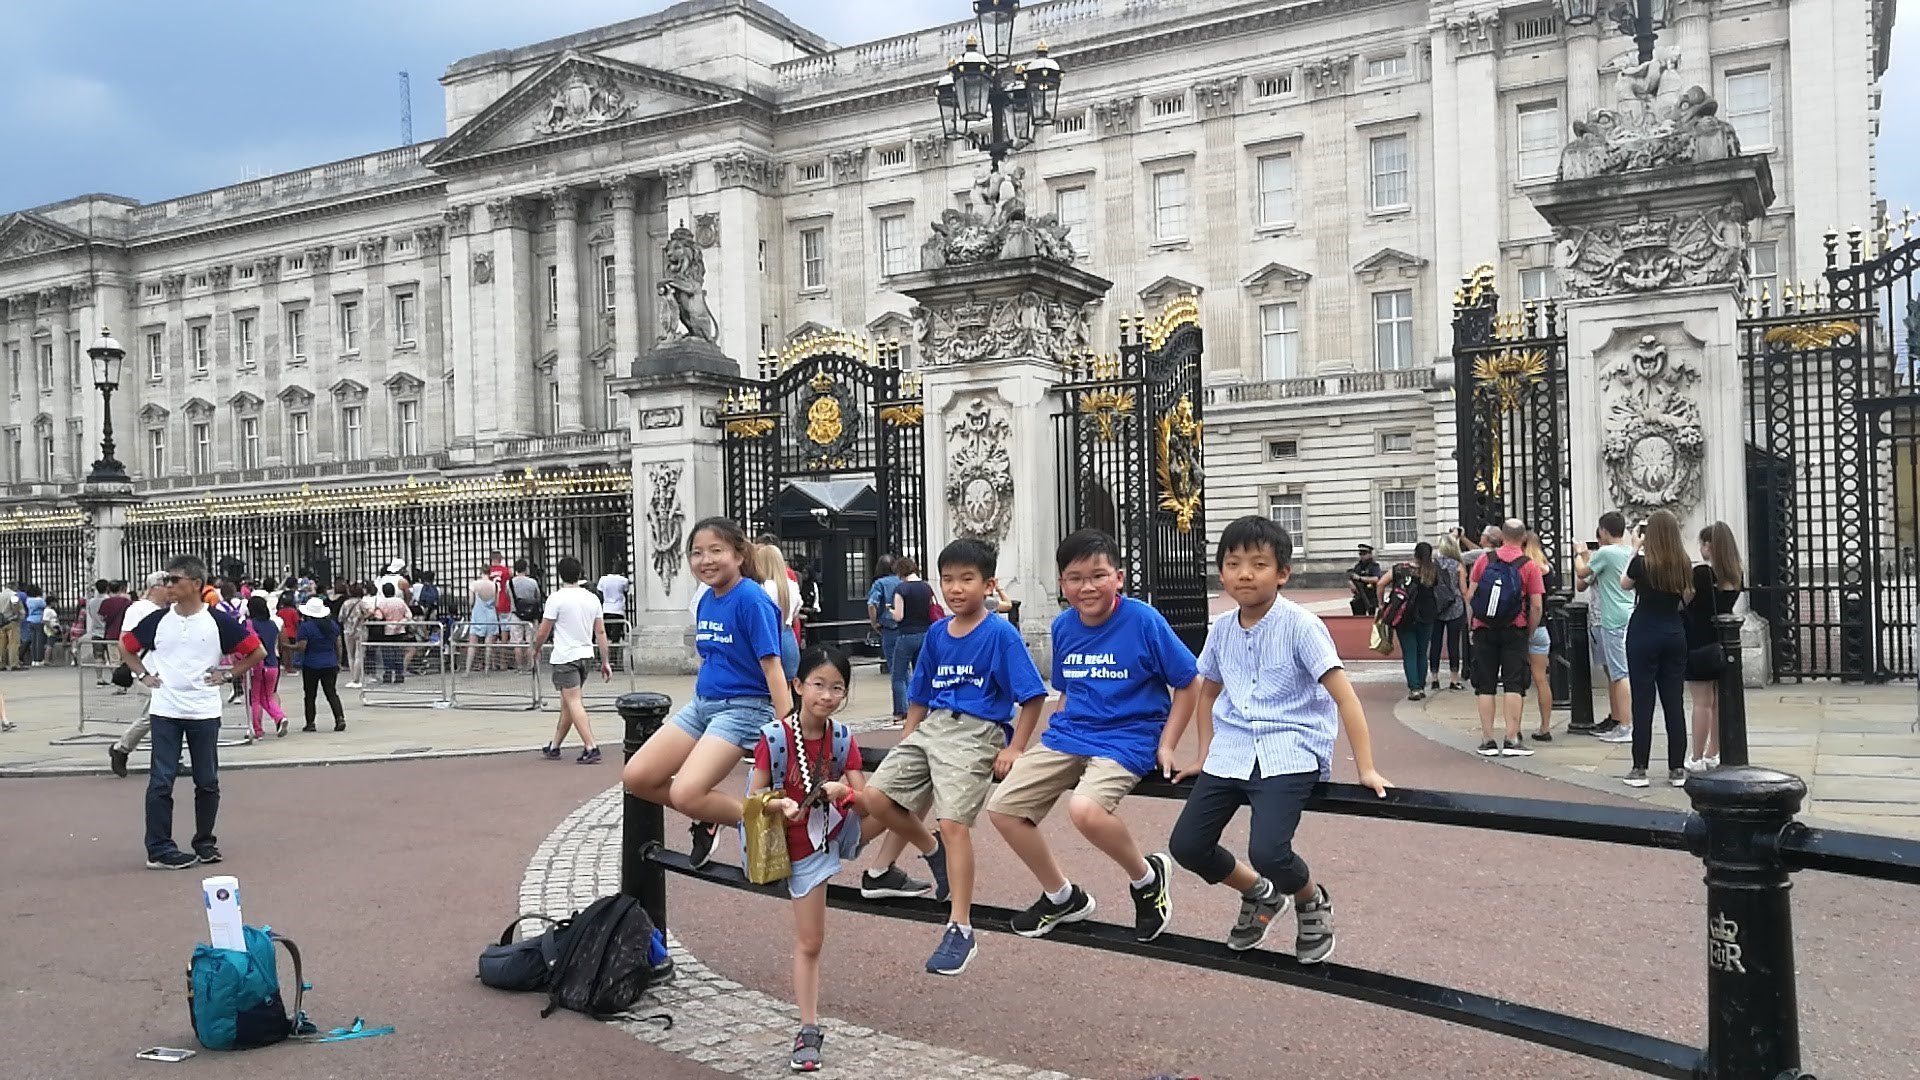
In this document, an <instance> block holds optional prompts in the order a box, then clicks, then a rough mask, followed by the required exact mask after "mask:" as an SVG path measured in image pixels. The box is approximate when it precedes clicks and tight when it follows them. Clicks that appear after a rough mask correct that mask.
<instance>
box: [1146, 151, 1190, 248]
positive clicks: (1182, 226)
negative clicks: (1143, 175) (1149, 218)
mask: <svg viewBox="0 0 1920 1080" xmlns="http://www.w3.org/2000/svg"><path fill="white" fill-rule="evenodd" d="M1176 186H1177V189H1178V190H1177V191H1176V190H1174V189H1175V188H1176ZM1147 191H1148V196H1149V200H1148V201H1149V205H1150V206H1152V208H1153V241H1154V243H1156V244H1178V243H1183V242H1185V241H1186V239H1187V225H1188V214H1187V209H1188V203H1189V200H1190V199H1191V198H1192V194H1191V189H1190V187H1189V185H1188V184H1187V170H1186V169H1185V168H1178V169H1158V170H1155V171H1154V173H1153V174H1152V176H1150V177H1149V178H1148V180H1147ZM1175 195H1177V196H1178V199H1177V200H1176V199H1175V198H1174V196H1175Z"/></svg>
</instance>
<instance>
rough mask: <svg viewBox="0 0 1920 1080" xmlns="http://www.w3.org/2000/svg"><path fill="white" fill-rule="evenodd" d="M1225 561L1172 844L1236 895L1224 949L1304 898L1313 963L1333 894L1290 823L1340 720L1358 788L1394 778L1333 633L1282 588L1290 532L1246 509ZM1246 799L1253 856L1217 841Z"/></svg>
mask: <svg viewBox="0 0 1920 1080" xmlns="http://www.w3.org/2000/svg"><path fill="white" fill-rule="evenodd" d="M1217 560H1218V563H1219V567H1220V584H1221V587H1222V588H1223V589H1224V590H1225V591H1226V594H1227V595H1228V596H1229V597H1230V598H1231V599H1232V600H1233V601H1234V604H1235V605H1236V606H1235V608H1234V609H1233V610H1232V611H1228V612H1226V613H1225V614H1223V615H1221V616H1220V617H1219V618H1217V619H1215V620H1214V621H1213V626H1212V628H1211V629H1210V630H1209V631H1208V633H1207V644H1206V647H1205V648H1204V649H1202V650H1201V652H1200V664H1199V668H1200V692H1199V694H1198V695H1197V697H1196V700H1195V702H1194V709H1193V715H1194V720H1195V722H1196V723H1197V724H1198V728H1199V732H1200V757H1201V760H1202V762H1203V766H1202V769H1201V772H1200V777H1199V779H1197V780H1196V781H1195V782H1194V785H1193V791H1192V793H1191V794H1189V795H1188V796H1187V803H1186V806H1185V807H1184V808H1183V809H1182V810H1181V812H1180V819H1179V821H1177V822H1176V823H1175V824H1174V826H1173V838H1172V840H1171V841H1170V843H1169V846H1170V847H1171V848H1172V849H1173V857H1174V858H1175V859H1176V860H1178V861H1179V863H1180V865H1181V866H1184V867H1186V868H1187V869H1188V870H1191V871H1193V872H1194V873H1195V874H1198V875H1199V876H1200V878H1201V880H1203V881H1205V882H1207V883H1208V884H1209V885H1219V884H1225V885H1227V886H1229V887H1231V888H1233V889H1234V890H1235V891H1236V892H1238V893H1239V894H1240V900H1241V902H1240V916H1239V918H1238V919H1236V920H1235V921H1234V924H1233V929H1232V931H1230V932H1229V933H1228V934H1227V947H1228V948H1229V949H1234V950H1236V951H1245V950H1247V949H1252V948H1255V947H1257V946H1258V945H1260V943H1261V942H1263V941H1265V940H1266V938H1267V932H1268V931H1269V930H1271V929H1272V928H1273V920H1274V918H1275V917H1276V916H1278V915H1280V914H1282V913H1284V912H1285V911H1286V910H1287V906H1288V904H1290V903H1297V904H1298V909H1297V911H1298V921H1299V926H1298V931H1299V932H1298V934H1297V935H1296V937H1295V938H1294V958H1295V959H1297V960H1298V961H1299V962H1300V963H1303V964H1317V963H1320V962H1321V961H1324V960H1325V959H1326V958H1327V956H1328V955H1329V954H1330V953H1332V952H1333V944H1334V937H1333V901H1332V900H1331V899H1329V898H1328V896H1327V890H1326V887H1325V886H1323V885H1320V884H1318V883H1316V882H1315V881H1314V880H1313V877H1312V875H1311V874H1310V873H1309V872H1308V870H1307V864H1306V862H1305V861H1304V860H1302V859H1301V858H1300V856H1299V855H1298V854H1297V853H1296V852H1295V851H1294V850H1293V834H1294V830H1295V829H1297V828H1298V827H1299V825H1300V814H1301V812H1302V811H1303V810H1305V809H1306V805H1307V798H1308V797H1309V796H1310V795H1312V793H1313V786H1314V785H1315V784H1316V783H1319V782H1320V781H1322V780H1325V779H1327V777H1328V776H1329V774H1330V772H1331V769H1332V759H1333V744H1334V739H1335V738H1336V737H1337V736H1338V734H1339V732H1340V730H1342V729H1344V730H1345V731H1346V734H1347V743H1348V745H1349V747H1350V748H1351V749H1352V751H1353V761H1354V765H1355V766H1356V768H1358V770H1359V773H1360V784H1361V786H1363V787H1368V788H1372V789H1373V791H1374V793H1375V794H1377V795H1379V796H1380V797H1382V798H1385V797H1386V794H1387V788H1389V787H1391V786H1392V785H1391V784H1389V783H1388V782H1387V780H1386V778H1385V777H1383V776H1381V775H1380V774H1379V773H1378V772H1375V771H1374V768H1373V744H1372V741H1371V739H1370V738H1369V736H1368V733H1367V717H1366V713H1365V712H1364V711H1363V710H1362V709H1361V707H1360V699H1359V698H1358V697H1357V696H1356V695H1355V694H1354V692H1353V685H1352V684H1351V683H1349V682H1348V681H1347V673H1346V669H1345V668H1343V667H1341V664H1340V654H1339V652H1338V651H1337V650H1335V648H1334V645H1333V635H1332V634H1330V633H1328V632H1327V627H1326V624H1325V623H1323V622H1321V621H1320V618H1319V616H1317V615H1313V614H1311V613H1310V612H1308V611H1307V610H1306V609H1305V608H1302V607H1300V606H1299V605H1298V604H1295V603H1293V602H1292V601H1290V600H1287V599H1285V598H1283V597H1281V595H1280V588H1281V586H1283V585H1285V584H1286V583H1287V579H1288V578H1289V577H1290V576H1292V573H1293V566H1292V563H1293V539H1292V537H1290V536H1288V535H1287V531H1286V530H1285V529H1283V528H1281V527H1280V526H1279V525H1277V524H1275V523H1274V522H1273V521H1271V520H1269V519H1267V518H1264V517H1258V516H1250V517H1243V518H1241V519H1239V520H1238V521H1235V522H1233V523H1232V524H1230V525H1228V526H1227V527H1226V529H1225V530H1224V531H1223V532H1221V534H1220V544H1219V551H1218V555H1217ZM1176 734H1177V733H1176ZM1243 805H1244V806H1251V807H1252V808H1253V822H1252V825H1251V826H1250V830H1249V836H1248V840H1247V858H1248V860H1249V861H1250V862H1251V864H1252V865H1249V864H1248V862H1242V861H1240V860H1238V859H1236V858H1234V857H1233V855H1232V853H1230V852H1228V851H1227V850H1226V849H1225V848H1223V847H1221V846H1220V834H1221V833H1222V832H1223V831H1225V829H1226V827H1227V823H1228V822H1229V821H1231V820H1232V819H1233V816H1234V814H1236V813H1237V812H1238V811H1239V809H1240V807H1241V806H1243Z"/></svg>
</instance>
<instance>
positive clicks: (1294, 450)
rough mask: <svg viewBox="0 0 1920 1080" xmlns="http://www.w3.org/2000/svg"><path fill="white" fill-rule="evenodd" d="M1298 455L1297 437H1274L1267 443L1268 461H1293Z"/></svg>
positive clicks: (1298, 444)
mask: <svg viewBox="0 0 1920 1080" xmlns="http://www.w3.org/2000/svg"><path fill="white" fill-rule="evenodd" d="M1299 456H1300V440H1299V439H1274V440H1272V441H1271V442H1269V443H1267V460H1268V461H1293V460H1295V459H1296V458H1298V457H1299Z"/></svg>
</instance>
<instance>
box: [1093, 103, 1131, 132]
mask: <svg viewBox="0 0 1920 1080" xmlns="http://www.w3.org/2000/svg"><path fill="white" fill-rule="evenodd" d="M1139 114H1140V95H1139V94H1122V95H1121V96H1119V97H1111V98H1108V99H1107V100H1105V101H1096V102H1094V103H1093V116H1094V119H1096V120H1098V121H1099V122H1100V131H1101V134H1105V135H1113V134H1121V133H1125V132H1128V131H1132V130H1133V122H1134V119H1135V118H1136V117H1138V116H1139Z"/></svg>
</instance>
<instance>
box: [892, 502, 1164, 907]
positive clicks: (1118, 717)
mask: <svg viewBox="0 0 1920 1080" xmlns="http://www.w3.org/2000/svg"><path fill="white" fill-rule="evenodd" d="M1119 561H1120V552H1119V546H1118V545H1117V544H1115V542H1114V540H1113V537H1111V536H1108V535H1107V534H1106V533H1104V532H1101V531H1100V530H1098V529H1082V530H1080V531H1079V532H1076V533H1074V534H1073V535H1072V536H1069V537H1067V538H1066V539H1065V540H1063V541H1061V543H1060V547H1059V549H1058V551H1056V552H1055V555H1054V563H1055V565H1056V566H1057V567H1058V569H1059V571H1060V595H1062V596H1064V597H1066V599H1067V603H1068V604H1069V605H1071V606H1070V607H1068V609H1067V610H1066V611H1063V612H1061V613H1060V614H1059V616H1058V617H1056V618H1055V619H1054V620H1053V685H1054V688H1055V689H1057V690H1059V691H1060V694H1061V697H1060V703H1059V707H1058V708H1057V709H1056V710H1055V711H1054V713H1053V715H1052V717H1051V718H1050V719H1049V720H1048V722H1047V730H1046V732H1045V733H1044V734H1042V735H1041V736H1040V745H1039V746H1036V747H1033V748H1031V749H1029V750H1028V751H1027V752H1026V753H1024V754H1021V755H1020V760H1018V761H1016V762H1014V763H1013V768H1012V769H1011V770H1009V771H1008V773H1007V778H1006V782H1005V783H1003V784H1001V785H1000V790H999V791H998V793H996V794H995V795H994V796H993V798H992V799H990V800H989V801H988V802H987V814H988V816H989V817H990V818H991V819H992V821H993V827H994V828H996V829H998V830H1000V835H1001V836H1003V837H1005V838H1006V841H1007V846H1008V847H1011V848H1012V849H1013V851H1014V854H1016V855H1018V856H1020V861H1021V862H1023V863H1026V864H1027V869H1029V870H1031V871H1033V876H1034V877H1036V878H1038V879H1039V880H1040V888H1041V890H1042V892H1041V896H1040V899H1039V900H1037V901H1035V902H1034V904H1033V906H1032V907H1029V908H1027V909H1026V910H1025V911H1023V912H1021V913H1020V914H1018V915H1015V916H1014V917H1013V920H1012V924H1013V932H1014V933H1016V934H1020V935H1022V936H1024V937H1042V936H1044V935H1045V934H1047V933H1048V932H1049V931H1051V930H1052V929H1053V928H1054V927H1056V926H1059V925H1060V924H1061V923H1070V922H1079V921H1080V920H1082V919H1085V918H1087V917H1089V916H1091V915H1092V914H1093V910H1094V902H1093V897H1092V896H1090V895H1088V894H1087V892H1086V890H1084V889H1082V888H1081V887H1080V886H1078V885H1075V884H1073V883H1072V882H1071V881H1069V880H1067V876H1066V874H1064V873H1062V872H1061V870H1060V864H1059V863H1058V862H1056V861H1055V860H1054V857H1053V852H1052V851H1051V850H1049V849H1048V847H1047V840H1046V837H1044V836H1042V835H1041V834H1040V822H1041V821H1042V820H1043V819H1045V818H1046V816H1047V812H1048V811H1050V810H1051V809H1053V805H1054V803H1055V802H1056V801H1057V800H1058V799H1059V798H1060V796H1061V795H1064V794H1067V793H1068V792H1071V793H1072V794H1071V795H1070V796H1069V800H1068V804H1067V816H1068V818H1069V820H1071V821H1072V822H1073V825H1074V828H1076V829H1079V830H1080V833H1081V835H1082V836H1085V837H1086V838H1087V839H1088V840H1090V841H1092V842H1093V846H1095V847H1097V848H1099V849H1100V850H1101V851H1102V852H1103V853H1105V854H1106V856H1107V857H1108V858H1110V859H1112V860H1113V861H1114V862H1115V863H1118V864H1119V866H1120V869H1121V870H1123V871H1124V872H1125V873H1126V875H1127V880H1128V883H1129V884H1128V888H1129V889H1130V891H1131V892H1132V894H1133V909H1134V920H1133V930H1134V939H1135V940H1137V941H1152V940H1153V939H1154V938H1157V937H1159V936H1160V933H1161V931H1163V930H1165V929H1166V928H1167V922H1168V920H1169V918H1171V916H1172V914H1173V902H1172V898H1171V897H1170V896H1169V894H1168V884H1169V882H1168V879H1169V878H1170V877H1172V874H1173V861H1172V860H1171V859H1169V858H1168V857H1167V856H1165V855H1163V854H1159V853H1155V854H1152V855H1148V856H1146V857H1144V858H1143V857H1142V856H1141V854H1140V848H1139V846H1138V845H1136V844H1135V843H1134V841H1133V835H1132V834H1131V833H1130V832H1128V831H1127V825H1126V822H1124V821H1121V820H1120V818H1119V817H1117V816H1116V815H1115V813H1114V811H1115V809H1117V808H1118V807H1119V805H1120V800H1121V799H1123V798H1125V797H1126V795H1127V793H1128V792H1129V791H1132V790H1133V787H1134V785H1135V784H1138V783H1139V782H1140V778H1141V777H1142V776H1145V775H1146V774H1147V773H1148V772H1149V771H1150V770H1152V769H1153V768H1154V767H1155V766H1156V765H1157V766H1159V767H1160V768H1161V769H1162V770H1163V771H1164V772H1166V773H1168V774H1169V775H1170V774H1171V773H1172V771H1173V770H1172V765H1173V756H1174V755H1173V747H1174V745H1175V744H1176V743H1178V742H1179V740H1180V735H1181V732H1182V730H1183V729H1184V728H1185V727H1186V725H1187V720H1188V716H1189V714H1190V713H1191V712H1192V710H1193V697H1194V695H1195V693H1196V692H1197V690H1196V688H1195V687H1194V685H1193V682H1194V676H1195V674H1196V670H1195V667H1194V660H1193V653H1192V651H1191V650H1189V649H1188V648H1187V647H1186V645H1185V644H1183V643H1182V642H1181V641H1180V639H1179V638H1178V637H1176V636H1174V633H1173V627H1172V626H1169V625H1168V624H1167V620H1166V617H1165V616H1163V615H1161V614H1160V612H1158V611H1156V610H1155V609H1154V608H1153V606H1152V605H1151V604H1146V603H1142V602H1141V601H1139V600H1134V599H1130V598H1128V597H1125V596H1121V595H1120V590H1121V588H1122V587H1123V586H1124V585H1125V583H1126V582H1125V578H1124V577H1123V575H1122V572H1121V570H1120V569H1119ZM903 588H904V586H903ZM1169 717H1174V718H1176V720H1175V723H1174V724H1173V725H1172V726H1169V724H1168V722H1167V721H1168V718H1169Z"/></svg>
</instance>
